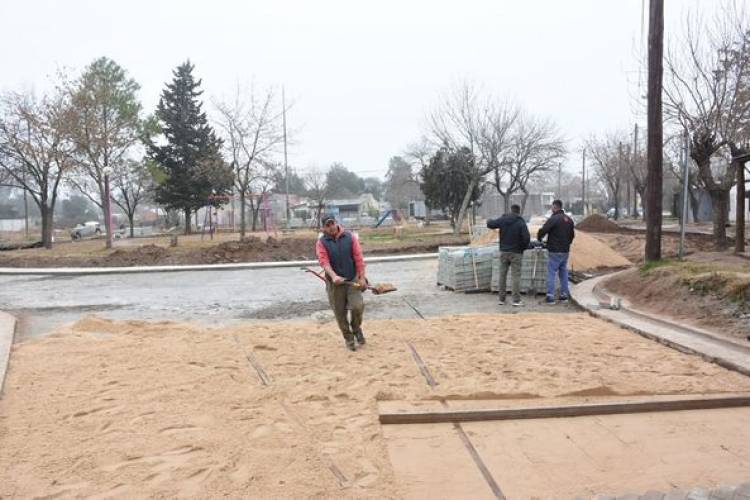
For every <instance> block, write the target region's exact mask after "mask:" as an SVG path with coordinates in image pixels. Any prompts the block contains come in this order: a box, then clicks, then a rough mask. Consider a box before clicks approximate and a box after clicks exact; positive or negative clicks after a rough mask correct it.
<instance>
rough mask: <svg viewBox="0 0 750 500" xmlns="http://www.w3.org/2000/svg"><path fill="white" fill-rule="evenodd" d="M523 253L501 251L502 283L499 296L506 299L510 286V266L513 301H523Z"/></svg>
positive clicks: (499, 284)
mask: <svg viewBox="0 0 750 500" xmlns="http://www.w3.org/2000/svg"><path fill="white" fill-rule="evenodd" d="M522 260H523V254H520V253H515V252H500V283H498V284H497V286H498V289H497V291H498V297H499V298H500V300H505V294H506V293H507V290H508V288H507V286H508V281H507V280H508V268H510V279H511V283H512V285H511V290H512V292H513V301H515V302H520V301H521V261H522Z"/></svg>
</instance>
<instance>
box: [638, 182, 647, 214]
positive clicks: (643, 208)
mask: <svg viewBox="0 0 750 500" xmlns="http://www.w3.org/2000/svg"><path fill="white" fill-rule="evenodd" d="M638 196H640V197H641V220H642V221H643V222H646V187H645V186H644V187H643V189H641V190H640V191H638ZM637 206H638V205H636V207H637ZM637 212H638V209H637V208H636V214H637ZM636 217H638V216H637V215H636Z"/></svg>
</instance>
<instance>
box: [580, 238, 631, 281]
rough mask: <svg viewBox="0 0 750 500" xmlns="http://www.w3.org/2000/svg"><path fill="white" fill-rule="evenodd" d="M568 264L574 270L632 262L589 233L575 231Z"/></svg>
mask: <svg viewBox="0 0 750 500" xmlns="http://www.w3.org/2000/svg"><path fill="white" fill-rule="evenodd" d="M568 265H569V267H570V268H571V269H574V270H576V271H591V270H595V269H603V268H619V267H628V266H631V265H633V263H632V262H630V261H629V260H628V259H626V258H625V257H623V256H622V255H621V254H619V253H618V252H616V251H615V250H613V249H612V247H610V246H609V245H607V244H606V243H603V242H602V241H600V240H598V239H596V238H594V237H593V236H591V235H590V234H586V233H585V232H583V231H576V237H575V239H574V240H573V245H572V246H571V248H570V260H569V263H568Z"/></svg>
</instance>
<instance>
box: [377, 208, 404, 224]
mask: <svg viewBox="0 0 750 500" xmlns="http://www.w3.org/2000/svg"><path fill="white" fill-rule="evenodd" d="M389 215H390V216H391V219H392V220H393V222H394V223H396V224H401V223H402V222H403V220H404V218H403V216H402V215H401V212H400V211H399V210H398V209H392V210H386V211H385V213H383V215H382V216H381V217H380V219H378V222H377V224H375V227H380V225H381V224H383V222H385V220H386V219H387V218H388V216H389Z"/></svg>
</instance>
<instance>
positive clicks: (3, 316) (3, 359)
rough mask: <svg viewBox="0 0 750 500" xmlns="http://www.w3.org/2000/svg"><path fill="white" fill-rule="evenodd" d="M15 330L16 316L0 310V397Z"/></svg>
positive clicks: (0, 396)
mask: <svg viewBox="0 0 750 500" xmlns="http://www.w3.org/2000/svg"><path fill="white" fill-rule="evenodd" d="M15 332H16V318H15V317H13V316H11V315H10V314H7V313H4V312H1V311H0V398H2V396H3V385H4V384H5V376H6V375H7V373H8V364H9V363H10V351H11V349H12V347H13V338H14V336H15Z"/></svg>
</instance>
